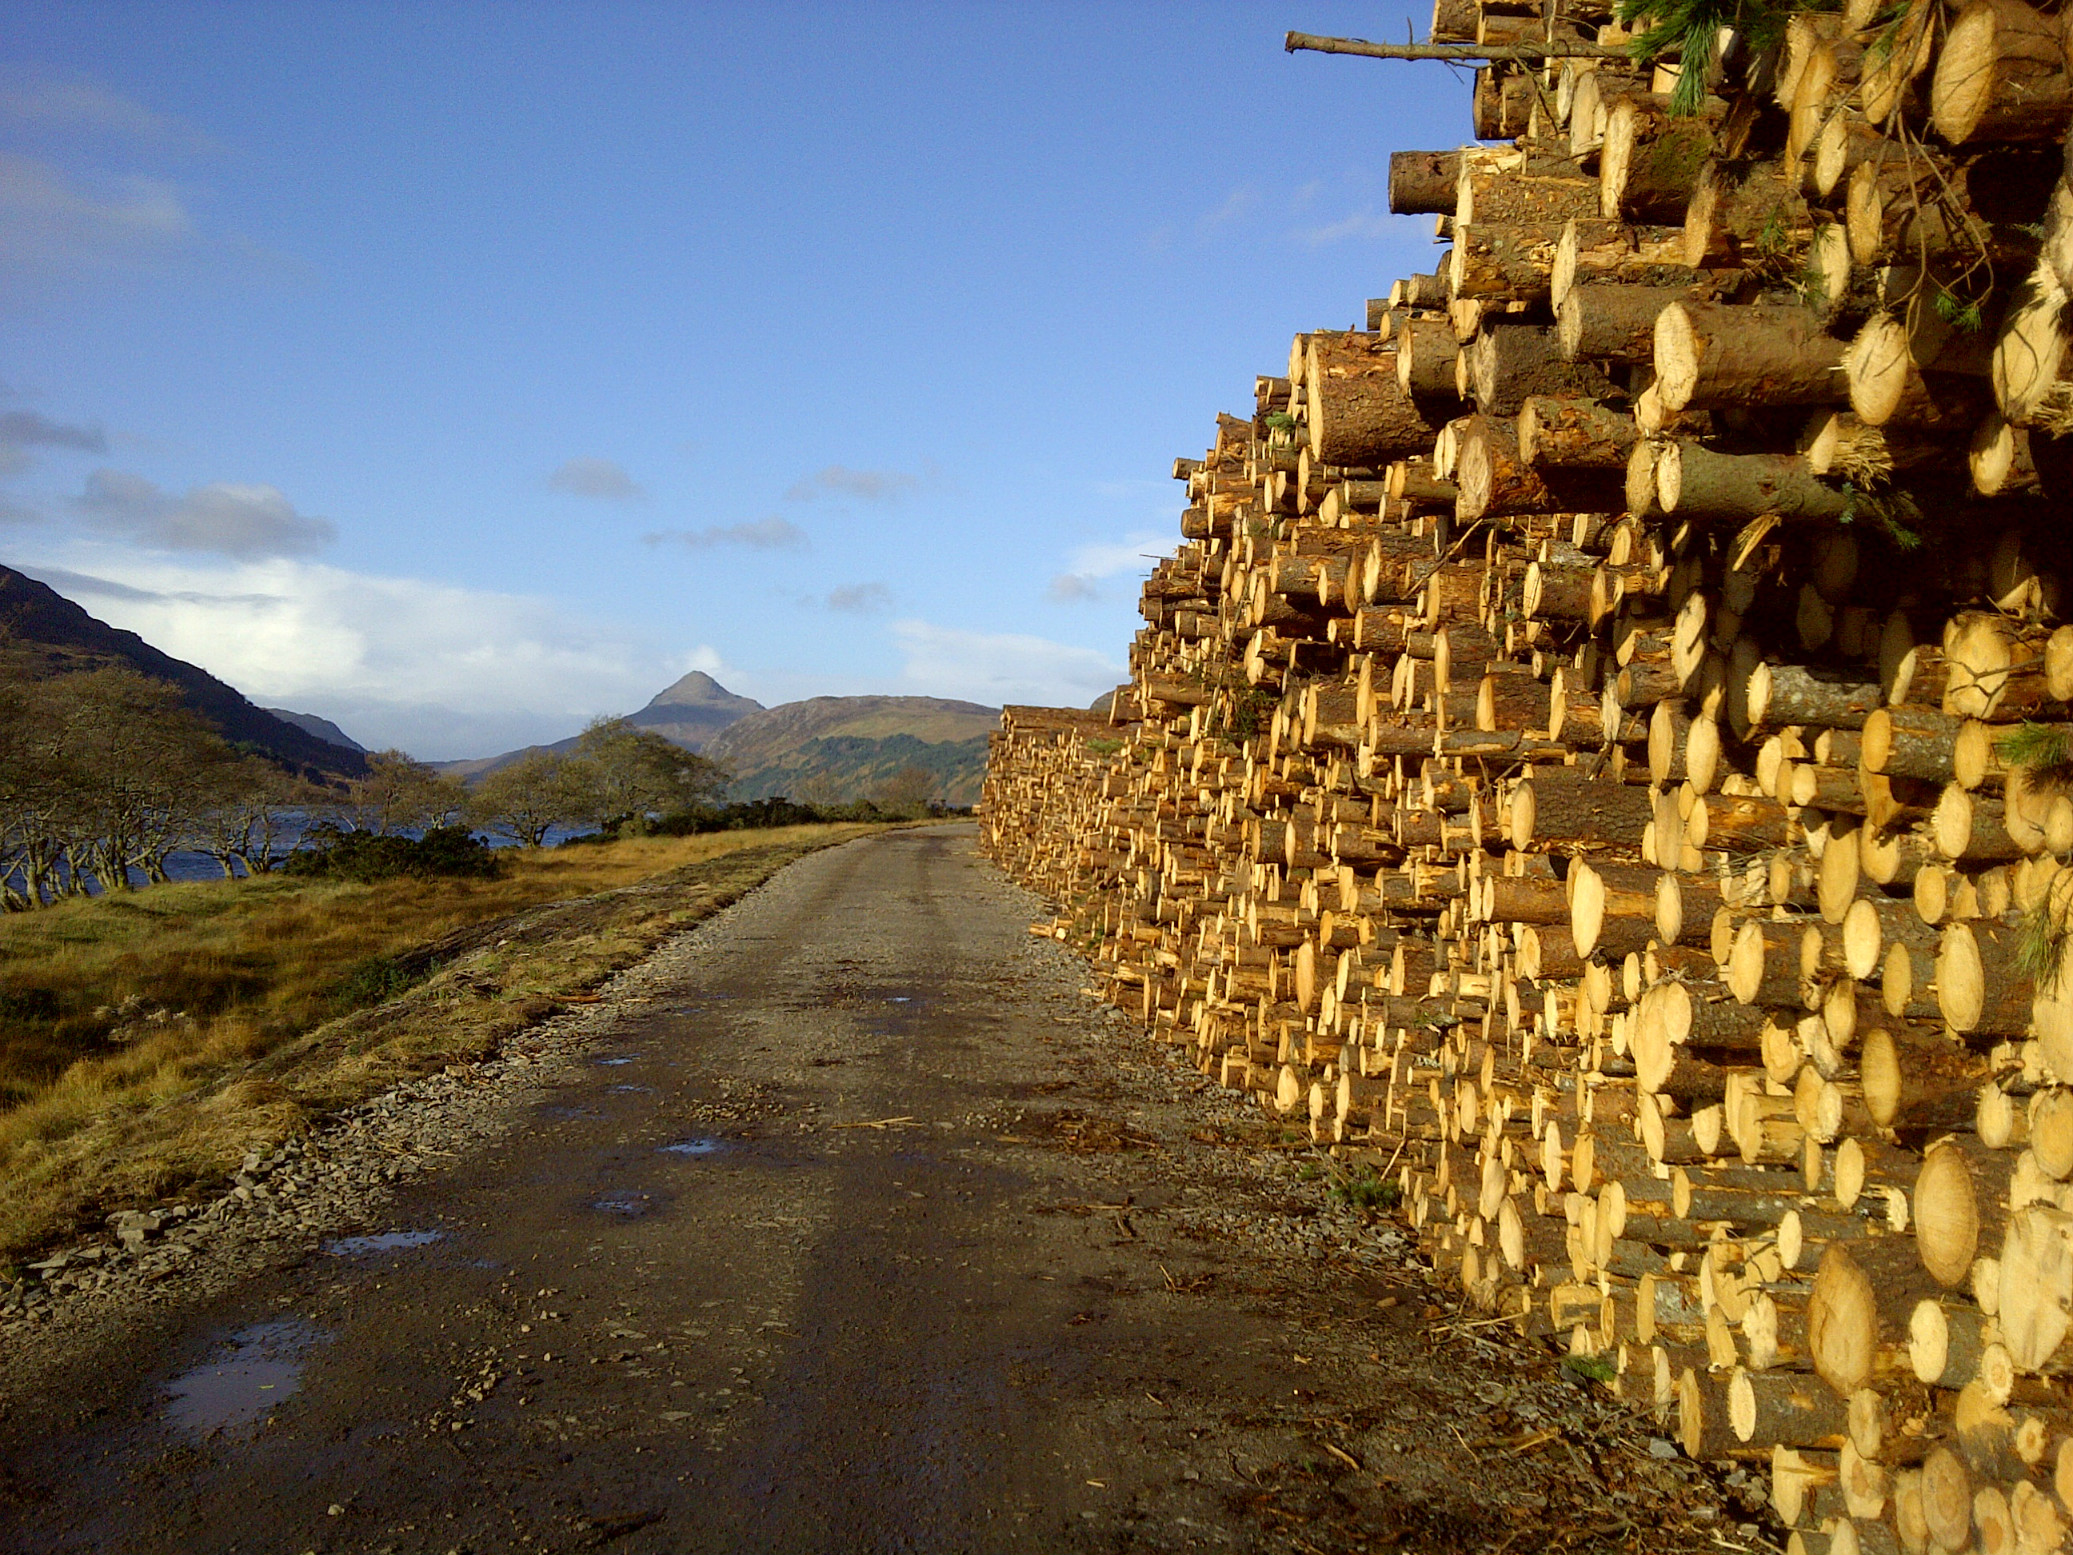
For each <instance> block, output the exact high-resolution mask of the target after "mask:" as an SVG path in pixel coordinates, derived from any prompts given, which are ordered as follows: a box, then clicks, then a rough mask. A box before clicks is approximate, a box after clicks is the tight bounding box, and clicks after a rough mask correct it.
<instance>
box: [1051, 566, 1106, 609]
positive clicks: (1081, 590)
mask: <svg viewBox="0 0 2073 1555" xmlns="http://www.w3.org/2000/svg"><path fill="white" fill-rule="evenodd" d="M1045 592H1046V593H1047V594H1048V595H1050V597H1051V600H1052V602H1053V603H1054V604H1060V605H1077V604H1085V603H1087V602H1088V601H1090V600H1096V599H1099V598H1101V589H1100V588H1099V586H1098V585H1097V583H1096V581H1095V579H1093V578H1091V577H1089V576H1088V575H1087V574H1086V573H1084V572H1061V573H1059V574H1058V576H1057V577H1055V578H1053V579H1052V580H1051V586H1050V588H1048V589H1047V590H1045Z"/></svg>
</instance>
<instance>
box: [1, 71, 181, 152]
mask: <svg viewBox="0 0 2073 1555" xmlns="http://www.w3.org/2000/svg"><path fill="white" fill-rule="evenodd" d="M0 118H7V119H12V120H14V121H15V122H16V123H18V124H26V125H33V126H38V127H47V128H50V129H56V130H63V131H67V132H70V133H73V134H80V133H86V134H98V135H113V136H119V137H121V138H122V139H124V140H129V141H134V142H136V143H137V144H139V145H143V146H151V147H157V148H162V149H165V150H171V151H178V152H185V153H204V152H213V151H217V150H219V149H221V148H220V146H219V145H218V143H217V141H216V140H215V139H214V137H212V136H210V135H207V134H205V133H204V132H203V131H201V130H199V129H196V128H195V127H194V126H193V125H191V124H188V123H185V122H184V121H182V120H179V119H176V118H173V117H172V116H171V115H170V114H163V113H160V112H158V111H157V110H156V109H154V108H147V107H145V106H144V105H143V104H142V103H139V102H133V101H132V100H131V99H129V98H127V97H121V96H118V95H117V94H116V93H114V92H111V91H109V90H108V89H107V88H106V87H104V86H100V85H98V84H96V83H95V82H92V81H88V80H85V79H84V78H80V77H74V78H72V79H70V80H64V81H51V80H35V81H24V82H17V83H14V84H10V85H6V86H0Z"/></svg>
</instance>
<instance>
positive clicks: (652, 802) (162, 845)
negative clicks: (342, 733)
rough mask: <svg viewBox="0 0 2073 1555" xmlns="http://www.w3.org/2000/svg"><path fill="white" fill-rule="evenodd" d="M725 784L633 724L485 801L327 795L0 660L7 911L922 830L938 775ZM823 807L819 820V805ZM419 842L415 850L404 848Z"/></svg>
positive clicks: (154, 692) (152, 718) (139, 708)
mask: <svg viewBox="0 0 2073 1555" xmlns="http://www.w3.org/2000/svg"><path fill="white" fill-rule="evenodd" d="M728 781H729V779H728V774H727V772H726V771H725V770H724V769H723V768H721V767H720V766H719V765H718V764H717V763H715V762H713V761H711V760H710V759H708V758H707V757H704V756H701V755H698V754H697V753H695V752H693V751H687V750H685V749H683V748H682V747H681V746H678V745H676V744H673V743H672V742H671V741H669V740H667V739H665V738H664V737H663V736H661V735H659V734H657V733H655V732H654V731H653V730H648V729H641V728H638V727H636V726H634V725H632V724H630V723H628V722H627V721H626V720H625V719H623V718H605V719H598V720H597V721H595V722H593V723H592V724H591V725H590V727H589V728H587V729H586V730H584V732H583V734H582V736H581V737H580V738H579V739H578V740H577V741H576V744H575V746H574V748H573V749H571V750H570V751H568V752H566V753H560V752H554V751H544V750H543V751H533V752H529V753H528V754H526V755H524V756H521V757H519V758H518V759H517V760H516V761H513V762H510V763H508V764H506V765H505V766H502V767H499V768H497V769H496V770H495V771H493V772H490V773H489V774H487V775H486V776H484V777H483V779H482V780H481V781H480V782H479V783H477V784H476V785H475V786H474V787H473V788H470V787H469V786H467V785H466V784H464V783H463V782H462V781H461V780H460V779H458V778H456V777H454V776H452V775H450V774H447V773H442V772H440V771H438V770H437V769H435V768H433V767H431V766H428V765H427V764H425V763H424V762H421V761H417V760H414V759H413V758H412V757H410V756H408V755H406V754H405V753H404V752H402V751H399V750H386V751H380V752H377V753H375V754H373V755H371V756H369V757H368V758H367V772H366V775H365V776H364V777H362V778H359V779H357V780H355V781H353V782H351V783H350V784H346V785H343V786H339V787H327V786H325V785H322V784H318V783H315V782H311V781H307V780H304V779H301V778H298V777H296V776H295V775H294V774H292V773H291V772H289V771H286V770H284V769H283V768H282V766H280V765H279V764H278V763H277V762H275V761H273V760H271V759H269V758H268V757H267V756H266V755H264V754H263V753H261V752H259V751H257V750H255V749H251V748H241V747H238V746H235V745H232V744H230V743H228V742H226V741H225V740H224V739H223V738H222V737H221V736H220V735H219V734H218V733H217V732H216V731H215V730H214V729H212V728H211V727H210V726H209V725H208V724H207V722H205V721H204V720H203V719H202V718H201V717H200V716H199V715H198V714H197V713H195V712H194V711H193V710H192V709H191V708H189V707H188V706H186V705H185V703H184V702H183V701H182V699H181V696H180V693H179V691H178V690H177V689H176V688H175V687H173V686H170V685H167V684H165V683H164V682H161V681H156V680H152V679H149V678H147V677H145V676H143V675H140V674H138V673H136V672H135V671H134V670H129V669H123V668H105V669H96V670H90V671H84V672H80V673H75V674H69V675H62V676H57V677H53V678H48V679H35V678H32V677H30V676H29V675H26V674H24V673H21V672H20V670H19V668H18V667H17V666H14V665H11V664H8V663H7V662H5V660H4V658H0V905H4V907H5V908H6V909H7V910H9V911H22V910H25V909H30V908H36V907H42V906H46V905H48V904H50V903H51V902H54V901H57V900H59V899H61V898H64V897H67V896H86V895H103V894H106V893H108V892H113V891H129V890H133V889H135V887H136V884H137V880H138V878H139V877H142V879H143V880H145V881H149V882H162V881H164V880H166V879H167V878H168V874H167V859H168V858H169V857H170V856H171V855H172V854H173V853H176V852H182V851H187V852H194V853H199V854H203V855H206V856H207V857H209V858H211V859H213V860H215V862H216V863H217V865H218V866H220V867H221V869H222V870H223V873H224V874H225V875H226V876H235V875H238V874H240V873H243V874H246V875H263V874H269V873H271V872H273V871H275V870H277V869H280V868H282V867H284V866H285V865H288V864H289V862H290V860H291V859H294V860H296V863H295V867H296V868H297V869H298V871H301V872H314V873H329V874H335V875H339V876H342V877H345V878H354V879H363V878H378V877H379V876H381V875H384V874H396V873H438V874H465V873H482V872H485V871H487V870H489V869H491V868H493V865H492V864H491V863H490V862H489V861H487V860H485V859H483V858H481V857H479V856H478V855H480V854H481V852H482V850H481V849H480V848H479V847H478V846H477V845H476V844H475V843H474V842H473V840H472V834H473V832H474V831H476V830H480V831H485V832H488V833H491V834H493V835H495V836H498V837H501V838H503V839H505V840H507V841H509V842H513V843H517V844H519V845H520V846H523V847H528V848H534V847H539V846H540V845H541V844H542V843H544V842H545V841H546V839H547V837H548V835H549V834H550V833H551V832H554V831H556V830H563V831H572V830H585V829H587V830H589V831H591V832H593V833H595V834H598V835H600V836H638V835H643V834H649V833H670V834H681V833H684V832H691V831H708V830H714V829H719V828H724V827H733V826H771V825H786V824H795V823H797V822H800V821H810V820H823V819H878V818H884V817H886V816H889V815H904V814H909V813H914V814H918V813H921V812H922V811H923V810H924V809H925V808H926V807H927V801H928V798H929V796H930V794H931V793H932V792H933V790H934V788H935V786H936V779H935V777H934V775H933V774H931V773H928V772H926V771H924V770H921V769H919V768H915V769H909V770H903V771H902V772H900V773H897V774H895V775H894V777H893V778H892V779H891V780H889V781H887V782H885V783H883V784H881V785H880V791H879V792H877V793H875V794H874V796H873V799H872V800H870V801H863V802H855V803H849V804H844V805H837V804H835V803H833V802H832V796H829V795H823V794H818V793H816V794H814V795H813V796H811V800H810V801H809V802H808V803H805V804H794V803H792V802H791V801H789V800H785V799H772V800H756V801H748V802H744V803H740V804H733V805H727V804H722V803H720V799H721V796H722V795H723V794H724V793H725V792H726V789H727V785H728ZM815 801H817V802H815ZM406 841H407V842H408V843H410V844H412V845H411V846H403V845H402V843H404V842H406Z"/></svg>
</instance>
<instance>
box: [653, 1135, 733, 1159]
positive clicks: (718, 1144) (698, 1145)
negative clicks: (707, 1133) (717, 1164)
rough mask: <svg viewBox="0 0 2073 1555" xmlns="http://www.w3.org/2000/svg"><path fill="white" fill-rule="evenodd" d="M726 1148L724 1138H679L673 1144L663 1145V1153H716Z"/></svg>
mask: <svg viewBox="0 0 2073 1555" xmlns="http://www.w3.org/2000/svg"><path fill="white" fill-rule="evenodd" d="M726 1148H727V1142H726V1141H725V1140H724V1139H680V1140H678V1141H677V1142H676V1143H675V1144H673V1145H664V1146H663V1147H662V1154H664V1155H718V1154H719V1153H720V1152H721V1151H722V1150H725V1149H726Z"/></svg>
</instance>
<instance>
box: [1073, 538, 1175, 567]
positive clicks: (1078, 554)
mask: <svg viewBox="0 0 2073 1555" xmlns="http://www.w3.org/2000/svg"><path fill="white" fill-rule="evenodd" d="M1172 549H1173V537H1172V535H1171V534H1170V533H1161V532H1160V531H1158V530H1152V529H1136V530H1132V531H1131V532H1130V533H1129V534H1127V535H1125V536H1124V537H1123V538H1122V539H1120V540H1097V541H1095V542H1094V543H1093V544H1091V545H1083V546H1080V547H1079V548H1078V549H1077V550H1075V551H1074V552H1073V553H1072V557H1071V566H1070V567H1069V568H1068V571H1070V572H1074V573H1077V574H1079V575H1080V576H1081V577H1084V578H1089V579H1101V578H1114V577H1120V576H1122V575H1123V574H1124V573H1136V572H1144V573H1149V572H1150V571H1151V570H1152V562H1153V560H1154V559H1155V558H1157V557H1160V556H1164V555H1166V554H1167V553H1168V552H1170V551H1171V550H1172Z"/></svg>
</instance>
